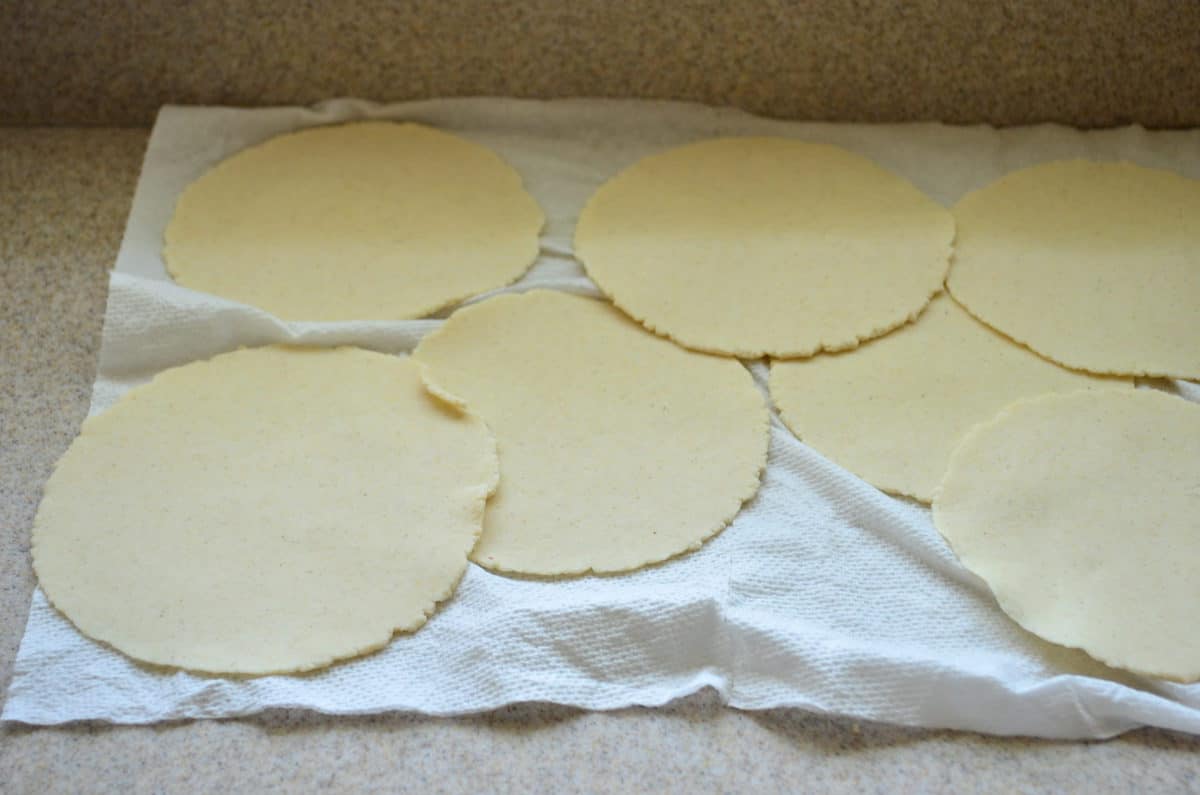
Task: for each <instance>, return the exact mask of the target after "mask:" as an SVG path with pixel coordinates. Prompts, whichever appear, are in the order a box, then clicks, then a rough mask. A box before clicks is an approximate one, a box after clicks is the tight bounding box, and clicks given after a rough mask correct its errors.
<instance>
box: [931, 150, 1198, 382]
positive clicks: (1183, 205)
mask: <svg viewBox="0 0 1200 795" xmlns="http://www.w3.org/2000/svg"><path fill="white" fill-rule="evenodd" d="M954 214H955V216H956V218H957V219H958V243H957V246H956V252H955V264H954V267H953V268H952V269H951V270H950V276H949V279H948V281H947V286H948V287H949V289H950V292H951V293H953V294H954V297H955V298H957V299H958V300H959V301H961V302H962V304H963V306H965V307H966V308H967V310H968V311H970V312H971V313H972V314H973V315H975V316H976V317H978V318H980V319H982V320H983V321H984V322H985V323H988V324H989V325H991V326H993V327H995V328H998V329H1000V331H1002V332H1004V333H1005V334H1007V335H1009V336H1010V337H1012V338H1013V339H1015V340H1017V341H1019V342H1022V343H1024V344H1026V345H1028V346H1029V347H1031V348H1033V349H1034V350H1035V351H1037V352H1039V353H1041V354H1042V355H1044V356H1046V357H1048V358H1051V359H1054V360H1055V361H1057V362H1062V363H1063V364H1065V365H1067V366H1069V367H1075V368H1079V369H1082V370H1090V371H1092V372H1096V373H1118V374H1125V375H1149V376H1171V377H1176V378H1196V377H1198V376H1200V344H1198V343H1197V340H1200V222H1198V219H1200V180H1192V179H1187V178H1185V177H1181V176H1179V175H1178V174H1173V173H1171V172H1168V171H1158V170H1154V169H1149V168H1142V167H1140V166H1136V165H1133V164H1132V163H1095V162H1088V161H1084V160H1072V161H1060V162H1053V163H1046V164H1043V165H1040V166H1035V167H1033V168H1028V169H1024V170H1022V171H1017V172H1014V173H1012V174H1009V175H1008V176H1006V177H1004V178H1003V179H1001V180H999V181H997V182H995V183H993V184H991V185H989V186H988V187H986V188H983V189H982V190H979V191H976V192H974V193H971V194H969V195H967V196H966V197H965V198H964V199H963V200H962V201H961V202H959V204H958V206H957V207H955V208H954Z"/></svg>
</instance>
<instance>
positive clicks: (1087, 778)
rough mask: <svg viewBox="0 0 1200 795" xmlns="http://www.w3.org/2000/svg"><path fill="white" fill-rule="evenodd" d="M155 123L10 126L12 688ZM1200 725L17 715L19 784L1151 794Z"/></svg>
mask: <svg viewBox="0 0 1200 795" xmlns="http://www.w3.org/2000/svg"><path fill="white" fill-rule="evenodd" d="M146 139H147V131H146V130H143V129H106V128H95V129H90V130H80V129H63V128H58V129H49V128H46V129H36V128H30V129H10V128H0V154H2V157H0V197H3V200H2V201H0V373H2V377H0V687H3V688H7V685H8V681H9V678H10V675H11V669H12V661H13V658H14V656H15V654H16V650H17V645H18V643H19V640H20V636H21V633H22V631H23V628H24V623H25V617H26V613H27V610H28V607H29V598H30V592H31V590H32V588H33V575H32V572H31V570H30V565H29V527H30V524H31V522H32V520H33V516H34V513H35V511H36V509H37V503H38V499H39V497H40V494H41V489H42V485H43V484H44V482H45V481H46V478H47V477H48V476H49V474H50V471H51V467H52V466H53V464H54V461H55V460H56V459H57V458H58V456H59V455H60V454H61V453H62V452H63V450H65V449H66V447H67V445H68V444H69V443H70V441H71V440H72V439H73V438H74V436H75V434H76V433H77V432H78V429H79V425H80V423H81V422H82V420H83V418H84V416H85V414H86V411H87V405H88V398H89V394H90V390H91V383H92V379H93V377H94V375H95V368H96V354H97V350H98V347H99V342H100V324H101V320H102V317H103V313H104V299H105V292H106V285H107V270H108V268H109V267H110V266H111V264H112V262H113V259H114V257H115V255H116V251H117V247H118V245H119V243H120V239H121V233H122V230H123V228H124V223H125V216H126V214H127V212H128V210H129V203H130V199H131V196H132V192H133V187H134V184H135V181H136V179H137V174H138V169H139V167H140V165H141V157H142V151H143V149H144V147H145V144H146ZM1197 751H1200V739H1192V738H1189V737H1186V736H1183V735H1178V734H1172V733H1168V732H1162V731H1151V730H1144V731H1138V732H1133V733H1130V734H1127V735H1125V736H1123V737H1121V738H1119V739H1117V740H1112V741H1108V742H1099V743H1097V742H1088V743H1062V742H1044V741H1035V740H1022V739H997V738H988V737H982V736H978V735H971V734H961V733H952V732H937V731H917V730H911V729H901V728H895V727H888V726H879V725H864V724H859V723H855V722H853V721H849V720H844V719H837V718H827V717H822V716H817V715H812V714H808V713H804V712H800V711H795V710H772V711H767V712H761V713H749V712H738V711H735V710H730V709H726V708H724V707H722V706H721V705H720V704H719V703H718V702H717V700H716V699H715V698H714V697H713V696H712V695H711V694H700V695H697V696H694V697H691V698H688V699H685V700H682V701H680V702H676V703H675V704H672V705H670V706H668V707H665V708H661V709H656V710H649V709H628V710H621V711H618V712H613V713H588V712H583V711H580V710H576V709H571V708H566V707H557V706H551V705H521V706H516V707H511V708H507V709H502V710H499V711H497V712H493V713H489V714H486V715H482V716H477V717H470V718H459V719H428V718H421V717H415V716H411V715H389V716H382V717H370V718H336V719H335V718H324V717H319V716H316V715H312V714H308V713H298V712H288V711H277V712H273V713H270V714H267V715H263V716H259V717H254V718H249V719H241V720H223V721H199V722H182V723H173V724H168V725H163V726H155V727H111V726H105V725H75V726H70V727H67V728H57V729H31V728H26V727H22V726H14V725H3V726H0V791H5V792H8V791H12V792H32V791H47V790H79V789H89V790H92V789H99V790H121V791H155V792H161V791H175V790H184V789H186V790H192V789H196V790H204V791H221V790H234V791H242V790H250V791H262V790H272V789H275V790H289V791H291V790H295V789H305V790H307V789H338V790H342V789H351V788H353V789H359V788H361V789H386V790H389V791H391V790H398V789H404V788H408V789H412V790H415V791H422V792H430V791H447V792H458V791H463V792H473V791H495V790H506V789H514V790H519V791H554V792H571V791H597V790H618V791H621V790H631V789H643V790H677V791H698V790H712V789H718V790H724V791H741V790H747V791H772V790H789V789H797V788H802V789H806V790H818V791H833V792H840V791H854V792H862V791H887V792H904V791H922V792H924V791H938V790H942V791H952V792H959V793H966V792H976V791H996V790H998V789H1004V790H1019V791H1029V792H1032V791H1042V790H1083V789H1088V790H1092V791H1096V790H1099V791H1125V790H1128V791H1130V792H1141V791H1148V790H1154V789H1169V790H1173V791H1179V790H1193V791H1194V790H1197V789H1200V754H1197V753H1196V752H1197Z"/></svg>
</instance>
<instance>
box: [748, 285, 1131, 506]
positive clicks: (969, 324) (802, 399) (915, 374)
mask: <svg viewBox="0 0 1200 795" xmlns="http://www.w3.org/2000/svg"><path fill="white" fill-rule="evenodd" d="M1122 384H1125V385H1126V386H1131V384H1128V382H1121V381H1118V380H1116V379H1108V378H1099V377H1096V376H1090V375H1087V374H1084V373H1077V372H1074V371H1071V370H1067V369H1065V368H1062V367H1059V366H1058V365H1056V364H1053V363H1052V362H1049V361H1047V360H1045V359H1043V358H1041V357H1039V356H1038V355H1036V354H1034V353H1030V352H1029V351H1028V350H1026V349H1025V348H1022V347H1021V346H1019V345H1016V344H1014V343H1013V342H1011V341H1009V340H1006V339H1005V338H1004V337H1003V336H1001V335H1000V334H997V333H996V332H994V331H992V330H991V329H989V328H988V327H987V326H985V325H983V324H982V323H980V322H979V321H977V320H975V319H974V318H972V317H971V316H970V315H969V314H967V312H966V311H964V310H963V309H962V307H960V306H959V305H958V304H956V303H955V302H954V300H953V299H952V298H950V297H948V296H946V295H945V294H944V293H943V294H941V295H939V296H938V297H936V298H934V299H933V301H931V302H930V304H929V307H928V308H927V309H926V310H925V311H924V312H923V313H922V314H921V316H920V317H919V318H917V319H916V321H914V322H913V323H911V324H909V325H907V326H904V327H902V328H900V329H897V330H896V331H893V332H892V333H891V334H888V335H887V336H885V337H881V338H879V339H877V340H872V341H871V342H869V343H866V344H865V345H863V346H861V347H860V348H857V349H855V350H853V351H848V352H846V353H836V354H826V355H824V356H816V357H814V358H812V359H804V360H801V361H777V362H774V363H773V364H772V365H771V398H772V399H773V400H774V401H775V405H776V406H778V407H779V412H780V414H781V416H782V417H783V421H784V422H785V423H786V424H787V426H788V427H789V428H791V429H792V431H793V432H794V433H795V434H796V435H797V436H798V437H800V438H801V439H802V440H803V441H804V442H805V443H807V444H809V445H810V446H812V447H813V448H814V449H816V450H817V451H819V452H820V453H822V454H823V455H826V456H828V457H829V458H831V459H833V460H834V461H836V462H837V463H838V464H840V465H842V466H844V467H846V468H847V469H849V470H850V471H851V472H853V473H855V474H856V475H858V476H859V477H861V478H863V479H864V480H866V481H867V482H868V483H871V484H872V485H874V486H877V487H878V488H881V489H883V490H884V491H889V492H892V493H893V494H904V495H907V496H909V497H915V498H916V499H918V500H921V501H923V502H929V501H930V500H931V499H933V491H934V489H935V488H937V485H938V483H939V482H940V481H941V479H942V476H943V475H944V474H945V473H946V464H947V463H948V462H949V461H950V453H951V452H952V451H953V450H954V447H955V445H956V444H958V442H959V440H960V439H961V438H962V436H963V434H965V433H966V432H967V431H968V430H970V429H971V427H972V426H974V425H975V424H977V423H980V422H983V421H985V420H988V419H991V418H992V417H993V416H995V414H996V412H998V411H1000V409H1002V408H1004V407H1005V406H1007V405H1008V404H1009V403H1012V402H1013V401H1014V400H1017V399H1018V398H1023V397H1033V396H1036V395H1040V394H1043V393H1046V392H1071V391H1075V390H1078V389H1086V388H1089V387H1114V386H1120V385H1122Z"/></svg>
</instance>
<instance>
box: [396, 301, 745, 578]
mask: <svg viewBox="0 0 1200 795" xmlns="http://www.w3.org/2000/svg"><path fill="white" fill-rule="evenodd" d="M413 356H414V358H416V359H417V360H418V361H420V362H422V363H423V364H425V365H426V366H427V377H428V380H429V383H430V386H431V388H433V389H436V390H439V391H440V392H443V393H449V394H448V395H447V396H448V397H450V396H458V397H461V398H463V399H465V400H466V401H467V403H468V404H469V405H470V406H471V407H472V408H473V409H475V410H477V411H478V412H479V414H480V416H482V417H483V419H484V420H485V421H486V422H487V423H488V425H489V427H490V428H491V429H492V431H493V432H494V433H495V434H496V438H497V441H498V444H499V447H500V466H501V471H502V472H503V473H504V477H503V480H502V482H501V485H500V489H499V490H498V491H497V493H496V496H495V498H494V499H493V500H492V502H491V503H490V504H489V505H488V510H487V515H486V517H485V519H484V529H483V536H482V537H481V538H480V541H479V545H478V546H477V547H476V548H475V551H474V552H473V553H472V559H473V560H474V561H475V562H477V563H479V564H481V565H483V566H487V567H488V568H490V569H495V570H498V571H507V572H520V573H526V574H538V575H558V574H580V573H584V572H588V571H594V572H616V571H625V570H628V569H635V568H637V567H639V566H642V565H645V564H648V563H654V562H657V561H661V560H665V559H666V558H669V557H671V556H673V555H676V554H679V553H681V552H684V551H686V550H692V549H696V548H698V547H699V546H700V545H701V543H702V542H703V541H704V540H705V539H707V538H709V537H710V536H712V535H715V534H716V533H717V532H719V531H720V530H721V529H722V528H723V527H724V526H725V525H726V524H727V523H728V522H729V521H730V520H731V519H732V518H733V517H734V515H735V514H736V513H737V512H738V510H739V508H740V507H741V505H742V503H743V502H744V501H745V500H748V499H749V498H750V497H751V496H753V494H754V493H755V491H757V489H758V484H759V475H760V473H761V471H762V468H763V466H764V464H765V462H766V454H767V422H768V420H767V411H766V406H765V405H764V402H763V398H762V395H761V393H760V392H759V391H758V389H757V388H756V387H755V385H754V382H753V379H752V378H751V377H750V373H749V372H748V371H747V370H746V369H745V368H744V367H743V366H742V365H741V364H740V363H738V362H736V361H734V360H731V359H723V358H718V357H712V356H707V355H704V354H698V353H694V352H691V351H686V350H683V349H682V348H679V347H676V346H675V345H672V344H671V343H670V342H668V341H666V340H663V339H660V338H658V337H655V336H653V335H651V334H647V333H646V332H644V331H643V330H642V329H641V328H639V327H638V326H637V325H636V324H635V323H632V322H631V321H629V319H628V318H626V317H625V316H624V315H622V314H621V313H620V312H618V311H617V310H615V309H614V308H613V307H612V306H610V305H609V304H607V303H605V302H602V301H596V300H593V299H589V298H581V297H578V296H572V295H567V294H565V293H559V292H553V291H547V290H536V291H533V292H529V293H526V294H524V295H502V296H498V297H496V298H491V299H489V300H487V301H484V302H482V303H479V304H475V305H473V306H469V307H466V308H464V309H460V310H459V311H457V312H455V313H454V314H453V315H452V316H451V317H450V319H449V320H448V321H446V324H445V325H444V326H442V328H441V329H439V330H438V331H436V332H434V333H433V334H430V335H429V336H428V337H426V338H425V339H424V340H423V341H422V342H421V344H420V346H418V348H417V350H416V352H415V353H414V354H413Z"/></svg>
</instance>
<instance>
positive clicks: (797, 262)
mask: <svg viewBox="0 0 1200 795" xmlns="http://www.w3.org/2000/svg"><path fill="white" fill-rule="evenodd" d="M953 239H954V220H953V218H952V216H951V215H950V213H949V211H947V210H946V209H944V208H943V207H941V206H940V205H938V204H937V203H936V202H934V201H933V200H932V199H930V198H928V197H927V196H925V195H924V194H923V193H921V192H920V191H919V190H917V188H915V187H914V186H913V185H911V184H910V183H908V182H907V181H905V180H904V179H902V178H901V177H899V176H897V175H895V174H893V173H891V172H889V171H886V170H884V169H883V168H880V167H879V166H877V165H875V164H874V163H872V162H871V161H870V160H868V159H866V158H864V157H861V156H860V155H856V154H854V153H852V152H848V151H846V150H845V149H841V148H839V147H836V146H828V145H825V144H811V143H804V142H800V141H794V140H789V139H785V138H726V139H717V140H712V141H703V142H700V143H696V144H691V145H688V146H683V147H680V148H677V149H672V150H670V151H667V152H664V153H662V154H658V155H654V156H651V157H648V158H646V159H644V160H641V161H640V162H638V163H635V164H634V165H633V166H631V167H630V168H628V169H626V170H625V171H623V172H621V173H620V174H618V175H617V176H616V177H614V178H613V179H612V180H610V181H609V182H607V183H606V184H604V185H603V186H601V188H600V189H599V190H598V191H597V192H596V194H595V195H594V196H592V198H591V199H590V200H589V201H588V204H587V206H586V207H585V208H584V210H583V212H582V214H581V215H580V218H579V224H578V226H577V227H576V232H575V252H576V255H577V256H578V258H579V260H580V261H581V262H582V263H583V265H584V267H585V268H586V269H587V272H588V275H589V276H591V277H592V279H593V280H594V281H595V282H596V283H597V284H598V285H599V286H600V289H601V290H603V291H604V292H605V293H606V294H608V295H609V296H611V297H612V299H613V302H614V303H616V305H617V306H618V307H620V308H621V309H623V310H624V311H625V312H627V313H628V314H629V315H631V316H632V317H634V318H636V319H638V320H639V321H641V322H642V323H643V324H644V325H645V326H646V327H647V328H649V329H651V330H653V331H655V332H657V333H659V334H662V335H664V336H667V337H670V338H671V339H673V340H675V341H676V342H679V343H680V344H682V345H686V346H687V347H689V348H694V349H696V350H702V351H709V352H712V353H722V354H727V355H735V356H743V357H750V358H755V357H759V356H763V355H770V356H777V357H792V356H809V355H811V354H814V353H816V352H818V351H821V350H844V349H847V348H853V347H855V346H856V345H858V343H859V342H861V341H863V340H866V339H870V338H872V337H876V336H879V335H880V334H883V333H885V332H887V331H889V330H891V329H893V328H896V327H897V326H899V325H901V324H903V323H905V322H906V321H908V320H910V319H912V318H913V317H915V316H916V315H917V313H919V312H920V311H921V309H922V308H923V307H924V306H925V304H926V303H928V301H929V299H930V298H931V297H932V296H933V295H934V294H935V293H936V292H937V291H938V290H940V289H941V287H942V280H943V279H944V278H945V275H946V270H947V268H948V267H949V256H950V244H951V242H952V241H953Z"/></svg>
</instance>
